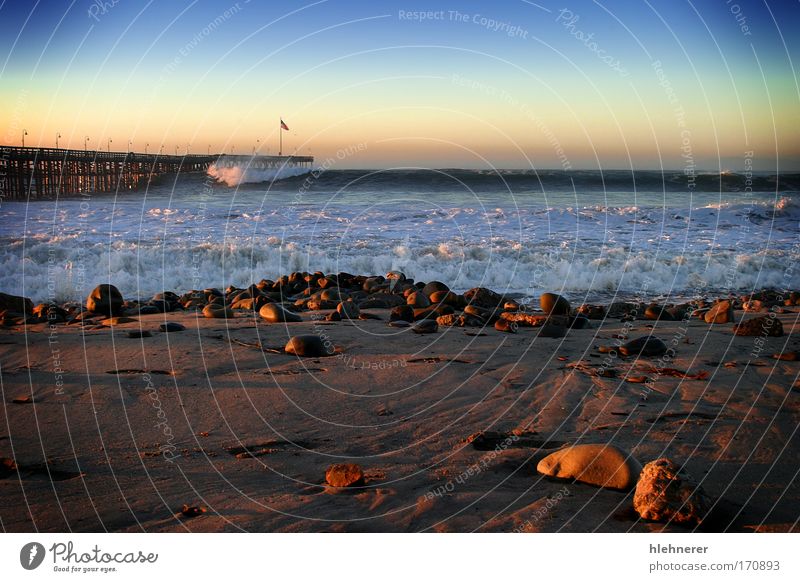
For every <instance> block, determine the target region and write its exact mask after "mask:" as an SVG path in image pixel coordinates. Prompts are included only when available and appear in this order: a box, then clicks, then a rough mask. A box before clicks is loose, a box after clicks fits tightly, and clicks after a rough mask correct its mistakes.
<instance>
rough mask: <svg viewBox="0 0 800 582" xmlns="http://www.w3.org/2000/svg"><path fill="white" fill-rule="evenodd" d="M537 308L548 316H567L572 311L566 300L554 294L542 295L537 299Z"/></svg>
mask: <svg viewBox="0 0 800 582" xmlns="http://www.w3.org/2000/svg"><path fill="white" fill-rule="evenodd" d="M539 306H540V307H541V308H542V311H544V312H545V313H547V314H549V315H569V312H570V310H571V309H572V308H571V307H570V304H569V301H567V300H566V298H564V297H562V296H561V295H556V294H555V293H542V295H541V297H539Z"/></svg>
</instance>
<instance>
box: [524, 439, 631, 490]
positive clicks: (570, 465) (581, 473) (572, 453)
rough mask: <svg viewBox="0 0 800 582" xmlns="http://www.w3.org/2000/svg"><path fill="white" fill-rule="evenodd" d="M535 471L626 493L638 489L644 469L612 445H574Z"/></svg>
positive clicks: (554, 455) (544, 460)
mask: <svg viewBox="0 0 800 582" xmlns="http://www.w3.org/2000/svg"><path fill="white" fill-rule="evenodd" d="M536 470H537V471H539V472H540V473H542V474H543V475H547V476H549V477H556V478H558V479H575V480H576V481H580V482H581V483H587V484H589V485H595V486H597V487H605V488H607V489H618V490H621V491H627V490H628V489H631V488H632V487H633V486H634V485H636V480H637V479H638V478H639V473H640V472H641V470H642V466H641V465H640V464H639V461H637V460H636V459H634V458H633V457H632V456H631V455H630V454H628V453H626V452H624V451H622V450H620V449H618V448H617V447H615V446H613V445H605V444H592V445H575V446H572V447H567V448H565V449H561V450H559V451H556V452H555V453H551V454H549V455H547V456H546V457H545V458H544V459H542V460H541V461H539V464H538V465H537V467H536Z"/></svg>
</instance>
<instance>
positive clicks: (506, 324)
mask: <svg viewBox="0 0 800 582" xmlns="http://www.w3.org/2000/svg"><path fill="white" fill-rule="evenodd" d="M494 328H495V329H496V330H497V331H503V332H505V333H517V329H518V328H519V326H518V325H517V324H516V322H514V321H508V320H507V319H498V320H497V321H495V322H494Z"/></svg>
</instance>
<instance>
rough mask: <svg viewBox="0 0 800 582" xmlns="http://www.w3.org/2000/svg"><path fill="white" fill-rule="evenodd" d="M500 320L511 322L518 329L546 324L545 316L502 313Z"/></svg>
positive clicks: (512, 312)
mask: <svg viewBox="0 0 800 582" xmlns="http://www.w3.org/2000/svg"><path fill="white" fill-rule="evenodd" d="M500 319H504V320H506V321H513V322H514V323H516V324H517V325H518V326H520V327H541V326H543V325H544V324H545V323H547V319H548V317H547V316H546V315H534V314H532V313H522V312H516V311H504V312H503V313H501V314H500Z"/></svg>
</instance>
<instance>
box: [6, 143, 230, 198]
mask: <svg viewBox="0 0 800 582" xmlns="http://www.w3.org/2000/svg"><path fill="white" fill-rule="evenodd" d="M219 158H220V155H210V156H209V155H198V154H187V155H182V156H181V155H175V156H173V155H165V154H163V153H155V154H142V153H137V152H108V151H105V152H104V151H94V150H71V149H56V148H26V147H17V146H0V197H2V198H5V199H7V200H28V199H36V198H55V197H57V196H59V195H70V194H79V193H84V192H115V191H124V190H135V189H137V188H139V187H140V186H142V185H144V184H147V183H149V181H150V180H151V179H152V178H154V177H156V176H161V175H164V174H175V173H178V172H205V171H206V169H207V168H208V166H209V165H210V164H212V163H214V162H215V161H216V160H217V159H219Z"/></svg>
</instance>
